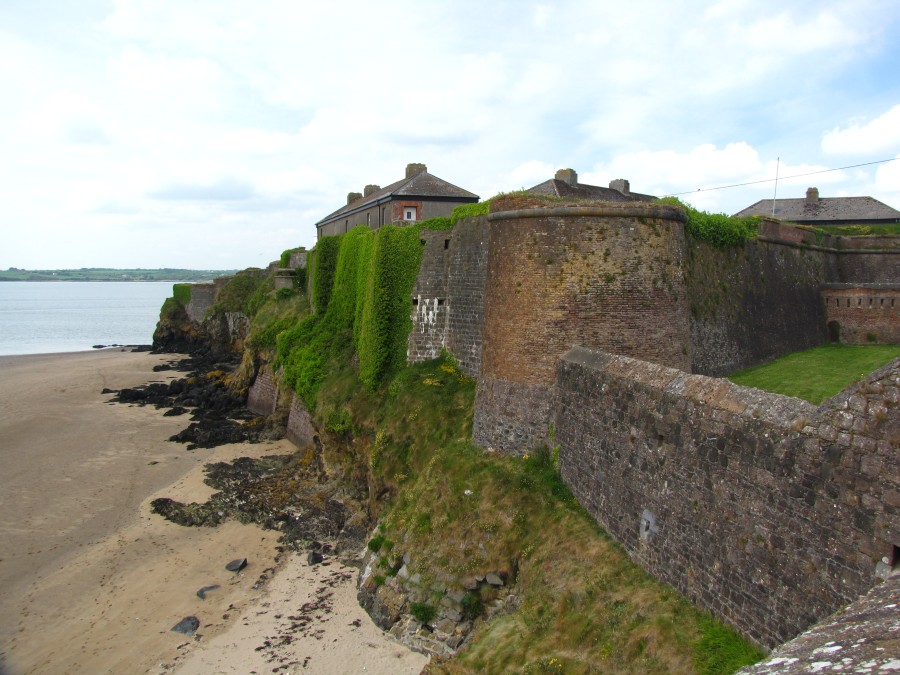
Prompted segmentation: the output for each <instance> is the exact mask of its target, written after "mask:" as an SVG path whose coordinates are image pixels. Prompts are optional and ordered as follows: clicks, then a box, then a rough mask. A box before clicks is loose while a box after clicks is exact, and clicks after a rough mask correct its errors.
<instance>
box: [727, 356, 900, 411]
mask: <svg viewBox="0 0 900 675" xmlns="http://www.w3.org/2000/svg"><path fill="white" fill-rule="evenodd" d="M897 357H900V345H838V344H833V345H823V346H821V347H814V348H813V349H808V350H806V351H803V352H795V353H793V354H788V355H787V356H782V357H781V358H780V359H776V360H775V361H772V362H771V363H766V364H764V365H761V366H753V367H752V368H747V369H746V370H741V371H738V372H736V373H733V374H731V375H729V376H728V379H729V380H731V381H732V382H734V383H735V384H740V385H743V386H745V387H756V388H757V389H763V390H765V391H771V392H774V393H776V394H785V395H786V396H794V397H795V398H802V399H804V400H806V401H809V402H810V403H814V404H815V405H820V404H821V403H822V402H823V401H825V400H826V399H829V398H831V397H832V396H834V395H836V394H838V393H840V392H841V391H843V390H844V389H846V388H847V387H849V386H850V385H851V384H853V383H854V382H857V381H859V380H861V379H863V378H864V377H866V376H867V375H869V374H870V373H872V372H873V371H875V370H877V369H878V368H881V367H882V366H883V365H885V364H887V363H888V362H890V361H892V360H893V359H895V358H897Z"/></svg>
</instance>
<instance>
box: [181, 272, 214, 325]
mask: <svg viewBox="0 0 900 675" xmlns="http://www.w3.org/2000/svg"><path fill="white" fill-rule="evenodd" d="M218 292H219V287H218V286H217V285H216V283H215V282H213V281H210V282H206V283H200V284H191V299H190V302H188V304H187V305H186V306H185V308H184V309H185V311H186V312H187V315H188V318H189V319H190V320H191V321H193V322H194V323H202V322H203V319H204V318H205V317H206V312H207V311H209V309H210V308H211V307H212V306H213V303H215V301H216V293H218Z"/></svg>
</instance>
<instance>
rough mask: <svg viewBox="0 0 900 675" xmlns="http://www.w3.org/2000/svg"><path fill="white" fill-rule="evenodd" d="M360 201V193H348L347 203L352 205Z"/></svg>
mask: <svg viewBox="0 0 900 675" xmlns="http://www.w3.org/2000/svg"><path fill="white" fill-rule="evenodd" d="M358 199H362V195H361V194H360V193H358V192H348V193H347V203H348V204H352V203H353V202H355V201H357V200H358Z"/></svg>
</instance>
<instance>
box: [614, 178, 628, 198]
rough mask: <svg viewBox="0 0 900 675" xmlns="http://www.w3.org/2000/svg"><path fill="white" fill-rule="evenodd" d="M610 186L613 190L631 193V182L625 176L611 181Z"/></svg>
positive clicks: (625, 193)
mask: <svg viewBox="0 0 900 675" xmlns="http://www.w3.org/2000/svg"><path fill="white" fill-rule="evenodd" d="M609 187H610V189H611V190H618V191H619V192H621V193H622V194H623V195H628V194H631V184H630V183H629V182H628V181H627V180H625V179H624V178H616V179H615V180H611V181H609Z"/></svg>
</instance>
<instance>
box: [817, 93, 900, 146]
mask: <svg viewBox="0 0 900 675" xmlns="http://www.w3.org/2000/svg"><path fill="white" fill-rule="evenodd" d="M898 148H900V104H897V105H895V106H894V107H893V108H891V109H890V110H888V111H887V112H885V113H883V114H881V115H879V116H878V117H876V118H875V119H874V120H871V121H870V122H864V121H861V120H853V121H851V122H850V123H849V125H848V126H846V127H844V128H841V127H835V128H834V129H832V130H831V131H829V132H828V133H826V134H825V135H824V136H823V137H822V150H823V151H824V152H825V153H827V154H830V155H872V154H875V153H893V152H897V149H898Z"/></svg>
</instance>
